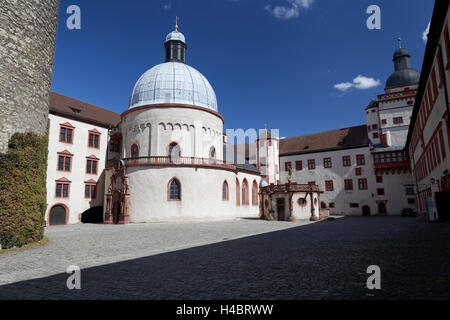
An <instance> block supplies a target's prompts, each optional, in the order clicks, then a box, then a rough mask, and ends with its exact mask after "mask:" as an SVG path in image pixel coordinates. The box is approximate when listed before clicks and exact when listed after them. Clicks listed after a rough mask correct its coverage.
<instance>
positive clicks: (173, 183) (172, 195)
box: [167, 178, 181, 200]
mask: <svg viewBox="0 0 450 320" xmlns="http://www.w3.org/2000/svg"><path fill="white" fill-rule="evenodd" d="M167 193H168V195H169V200H181V184H180V182H179V181H178V180H177V179H175V178H174V179H172V180H170V182H169V188H168V191H167Z"/></svg>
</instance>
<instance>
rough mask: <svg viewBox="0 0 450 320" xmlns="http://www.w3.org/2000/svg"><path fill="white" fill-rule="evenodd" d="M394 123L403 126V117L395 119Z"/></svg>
mask: <svg viewBox="0 0 450 320" xmlns="http://www.w3.org/2000/svg"><path fill="white" fill-rule="evenodd" d="M392 121H393V122H394V124H403V117H395V118H394V119H393V120H392Z"/></svg>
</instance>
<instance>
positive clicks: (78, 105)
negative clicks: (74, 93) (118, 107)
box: [50, 92, 121, 128]
mask: <svg viewBox="0 0 450 320" xmlns="http://www.w3.org/2000/svg"><path fill="white" fill-rule="evenodd" d="M50 113H55V114H57V115H60V116H63V117H67V118H70V119H74V120H79V121H84V122H89V123H93V124H97V125H99V126H103V127H106V128H107V127H110V126H112V127H115V126H117V124H118V123H119V122H120V120H121V119H120V114H118V113H116V112H113V111H110V110H107V109H104V108H100V107H97V106H94V105H92V104H89V103H86V102H83V101H80V100H76V99H73V98H70V97H67V96H64V95H62V94H59V93H56V92H52V93H51V96H50Z"/></svg>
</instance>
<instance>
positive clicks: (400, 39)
mask: <svg viewBox="0 0 450 320" xmlns="http://www.w3.org/2000/svg"><path fill="white" fill-rule="evenodd" d="M397 41H398V46H399V48H400V49H401V48H402V38H401V37H398V39H397Z"/></svg>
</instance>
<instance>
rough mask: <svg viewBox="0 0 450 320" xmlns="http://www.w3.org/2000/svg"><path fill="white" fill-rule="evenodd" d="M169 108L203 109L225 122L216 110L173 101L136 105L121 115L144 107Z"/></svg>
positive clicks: (123, 115) (144, 108)
mask: <svg viewBox="0 0 450 320" xmlns="http://www.w3.org/2000/svg"><path fill="white" fill-rule="evenodd" d="M170 108H188V109H194V110H200V111H205V112H208V113H211V114H212V115H215V116H216V117H218V118H219V119H220V120H222V123H225V120H224V118H223V117H222V115H220V114H219V113H218V112H216V111H214V110H211V109H208V108H204V107H199V106H193V105H189V104H177V103H173V104H153V105H146V106H141V107H136V108H132V109H129V110H127V111H125V112H124V113H122V115H121V117H122V119H123V118H124V117H125V116H126V115H128V114H129V113H132V112H135V111H140V110H146V109H170Z"/></svg>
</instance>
